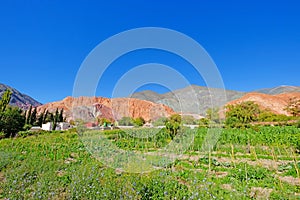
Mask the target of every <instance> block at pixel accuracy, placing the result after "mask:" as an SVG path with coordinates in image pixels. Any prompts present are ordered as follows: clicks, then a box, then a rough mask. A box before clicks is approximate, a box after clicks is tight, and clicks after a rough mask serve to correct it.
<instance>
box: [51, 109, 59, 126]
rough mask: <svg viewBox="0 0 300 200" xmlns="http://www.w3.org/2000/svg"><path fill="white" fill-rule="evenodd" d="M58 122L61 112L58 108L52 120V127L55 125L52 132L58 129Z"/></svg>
mask: <svg viewBox="0 0 300 200" xmlns="http://www.w3.org/2000/svg"><path fill="white" fill-rule="evenodd" d="M58 121H59V112H58V108H56V111H55V114H54V115H53V119H52V125H53V126H52V131H54V130H55V129H56V126H57V122H58Z"/></svg>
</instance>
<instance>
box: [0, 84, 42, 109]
mask: <svg viewBox="0 0 300 200" xmlns="http://www.w3.org/2000/svg"><path fill="white" fill-rule="evenodd" d="M7 89H9V90H10V91H11V92H12V96H11V100H10V103H9V104H10V105H12V106H18V107H19V108H22V109H24V110H26V109H28V108H29V107H30V105H32V106H33V107H36V106H40V105H42V104H41V103H40V102H38V101H37V100H35V99H33V98H32V97H30V96H28V95H26V94H23V93H21V92H19V91H18V90H16V89H15V88H12V87H10V86H8V85H5V84H2V83H0V96H2V94H3V93H4V92H5V90H7Z"/></svg>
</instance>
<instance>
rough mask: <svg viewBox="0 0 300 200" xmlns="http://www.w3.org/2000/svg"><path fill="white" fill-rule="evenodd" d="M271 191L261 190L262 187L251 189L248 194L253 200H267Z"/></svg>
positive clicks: (267, 189) (268, 189)
mask: <svg viewBox="0 0 300 200" xmlns="http://www.w3.org/2000/svg"><path fill="white" fill-rule="evenodd" d="M272 191H273V189H270V188H262V187H252V188H251V192H250V197H251V198H255V199H269V197H270V194H271V192H272Z"/></svg>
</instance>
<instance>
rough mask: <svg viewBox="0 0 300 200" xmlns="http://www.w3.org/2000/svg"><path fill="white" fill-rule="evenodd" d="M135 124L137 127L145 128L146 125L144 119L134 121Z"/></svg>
mask: <svg viewBox="0 0 300 200" xmlns="http://www.w3.org/2000/svg"><path fill="white" fill-rule="evenodd" d="M133 123H134V125H135V126H143V125H144V124H145V120H144V118H142V117H138V118H135V119H133Z"/></svg>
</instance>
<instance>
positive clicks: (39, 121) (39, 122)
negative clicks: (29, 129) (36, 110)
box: [37, 110, 45, 126]
mask: <svg viewBox="0 0 300 200" xmlns="http://www.w3.org/2000/svg"><path fill="white" fill-rule="evenodd" d="M44 115H45V110H44V111H43V112H42V113H41V114H40V115H39V116H38V119H37V125H38V126H42V124H43V120H44Z"/></svg>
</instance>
